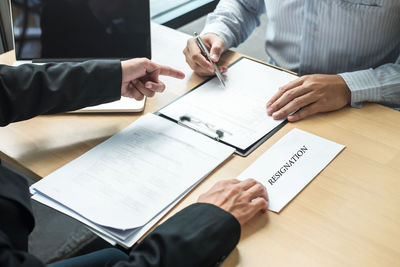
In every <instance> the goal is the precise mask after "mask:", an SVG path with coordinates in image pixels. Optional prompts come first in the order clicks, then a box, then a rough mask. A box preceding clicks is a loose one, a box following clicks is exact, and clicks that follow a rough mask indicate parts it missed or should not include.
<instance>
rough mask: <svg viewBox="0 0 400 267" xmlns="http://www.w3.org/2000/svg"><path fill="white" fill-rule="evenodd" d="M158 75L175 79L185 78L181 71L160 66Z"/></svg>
mask: <svg viewBox="0 0 400 267" xmlns="http://www.w3.org/2000/svg"><path fill="white" fill-rule="evenodd" d="M160 75H164V76H170V77H173V78H177V79H183V78H185V74H184V73H183V72H182V71H179V70H177V69H174V68H171V67H168V66H160Z"/></svg>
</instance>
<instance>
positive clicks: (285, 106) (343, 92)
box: [267, 74, 351, 122]
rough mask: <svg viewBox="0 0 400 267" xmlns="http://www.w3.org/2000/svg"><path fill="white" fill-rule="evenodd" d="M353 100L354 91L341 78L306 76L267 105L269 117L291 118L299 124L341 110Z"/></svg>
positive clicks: (318, 75) (321, 75)
mask: <svg viewBox="0 0 400 267" xmlns="http://www.w3.org/2000/svg"><path fill="white" fill-rule="evenodd" d="M350 100H351V93H350V90H349V88H348V87H347V84H346V82H345V81H344V80H343V78H342V77H341V76H340V75H324V74H313V75H306V76H303V77H300V78H298V79H296V80H294V81H292V82H290V83H288V84H287V85H285V86H283V87H281V88H279V90H278V92H277V93H276V94H275V95H274V96H273V97H272V98H271V99H270V100H269V101H268V103H267V113H268V115H270V116H272V117H273V118H274V119H276V120H279V119H283V118H286V117H287V118H288V120H289V121H290V122H295V121H298V120H301V119H304V118H306V117H308V116H311V115H313V114H316V113H319V112H327V111H333V110H337V109H341V108H343V107H344V106H346V105H348V104H349V103H350ZM298 109H300V110H299V111H297V112H296V113H295V114H292V115H289V114H291V113H292V112H295V111H296V110H298Z"/></svg>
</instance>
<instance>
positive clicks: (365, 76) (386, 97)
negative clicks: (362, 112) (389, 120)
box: [340, 57, 400, 109]
mask: <svg viewBox="0 0 400 267" xmlns="http://www.w3.org/2000/svg"><path fill="white" fill-rule="evenodd" d="M340 75H341V76H342V78H343V79H344V80H345V82H346V84H347V86H348V87H349V89H350V91H351V106H352V107H358V108H360V107H361V106H362V103H363V102H375V103H379V104H382V105H385V106H388V107H392V108H396V109H399V108H400V57H399V58H398V60H397V61H396V63H389V64H385V65H382V66H379V67H377V68H375V69H373V68H371V69H367V70H360V71H354V72H346V73H342V74H340Z"/></svg>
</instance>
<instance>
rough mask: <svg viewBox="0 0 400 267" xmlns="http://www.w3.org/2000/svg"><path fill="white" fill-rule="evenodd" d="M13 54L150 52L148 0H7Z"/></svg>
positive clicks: (69, 57)
mask: <svg viewBox="0 0 400 267" xmlns="http://www.w3.org/2000/svg"><path fill="white" fill-rule="evenodd" d="M11 4H12V17H13V31H14V42H15V54H16V57H17V60H31V59H32V60H36V61H42V60H43V61H47V60H55V59H59V60H63V59H66V60H85V59H94V58H119V59H125V58H133V57H147V58H151V44H150V9H149V0H11Z"/></svg>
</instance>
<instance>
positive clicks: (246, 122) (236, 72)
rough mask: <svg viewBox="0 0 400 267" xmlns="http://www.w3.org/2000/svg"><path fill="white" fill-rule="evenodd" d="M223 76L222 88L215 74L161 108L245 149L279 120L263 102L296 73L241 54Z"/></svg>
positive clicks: (270, 129) (280, 121)
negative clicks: (224, 85) (269, 111)
mask: <svg viewBox="0 0 400 267" xmlns="http://www.w3.org/2000/svg"><path fill="white" fill-rule="evenodd" d="M224 77H225V83H226V87H225V88H224V87H223V86H222V85H221V83H220V82H219V80H218V78H217V77H214V78H213V79H211V80H210V81H208V82H206V83H205V84H203V85H201V86H200V87H199V88H197V89H195V90H193V91H192V92H190V93H189V94H187V95H185V96H183V97H182V98H180V99H178V100H177V101H175V102H173V103H172V104H170V105H168V106H167V107H165V108H163V109H162V110H161V111H160V112H161V113H162V114H164V115H166V116H168V117H170V118H172V119H174V120H176V121H179V120H180V118H181V116H188V117H190V118H192V119H193V121H194V122H195V123H196V124H197V125H198V126H200V127H203V128H204V130H205V131H207V130H210V129H211V130H213V131H215V130H220V131H222V132H223V133H224V135H223V137H222V138H220V139H221V140H222V141H224V142H227V143H228V144H231V145H233V146H235V147H238V148H240V149H243V150H245V149H247V148H248V147H249V146H251V145H252V144H254V143H255V142H256V141H258V140H259V139H261V138H262V137H263V136H264V135H266V134H267V133H269V132H270V131H272V130H273V129H274V128H275V127H276V126H278V125H279V124H280V123H282V120H274V119H273V118H272V117H270V116H268V115H267V111H266V103H267V101H268V100H269V99H270V98H271V97H272V96H273V95H274V94H275V93H276V92H277V90H278V88H279V87H281V86H283V85H285V84H287V83H288V82H290V81H292V80H294V79H296V78H297V76H296V75H293V74H290V73H287V72H285V71H281V70H278V69H275V68H273V67H269V66H266V65H264V64H261V63H258V62H255V61H253V60H250V59H246V58H242V59H241V60H239V61H238V62H237V63H235V64H234V65H233V66H231V67H230V68H229V70H228V72H227V73H226V74H225V75H224ZM205 124H207V126H205Z"/></svg>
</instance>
